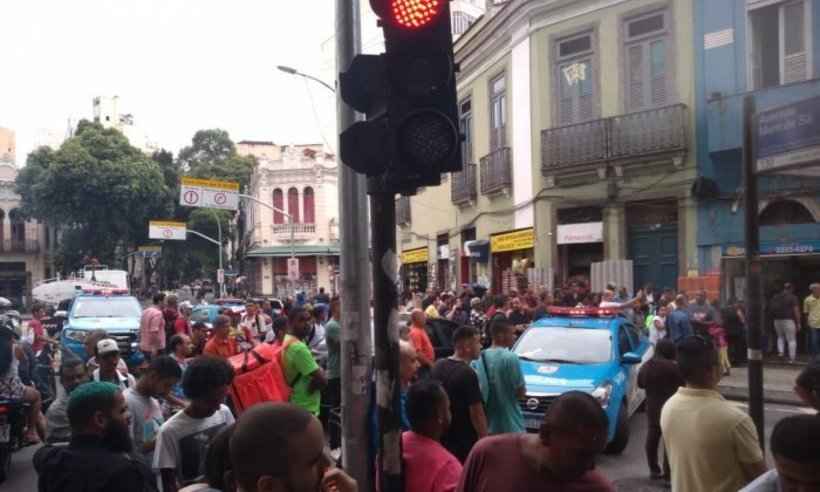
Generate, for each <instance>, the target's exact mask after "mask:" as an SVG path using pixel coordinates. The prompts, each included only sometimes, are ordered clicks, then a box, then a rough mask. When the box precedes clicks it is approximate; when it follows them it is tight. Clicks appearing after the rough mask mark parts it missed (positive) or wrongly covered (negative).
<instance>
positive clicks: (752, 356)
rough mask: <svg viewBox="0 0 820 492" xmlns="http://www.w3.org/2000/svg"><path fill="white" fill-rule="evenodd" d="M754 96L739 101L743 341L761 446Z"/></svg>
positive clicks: (751, 410)
mask: <svg viewBox="0 0 820 492" xmlns="http://www.w3.org/2000/svg"><path fill="white" fill-rule="evenodd" d="M755 111H756V110H755V99H754V96H746V97H745V99H744V101H743V190H744V196H743V198H744V203H745V208H744V218H745V222H746V224H745V228H744V229H745V248H746V305H747V306H749V308H748V309H747V313H746V317H747V326H748V330H747V341H746V343H747V345H748V347H749V371H748V372H749V414H750V415H751V417H752V420H753V421H754V423H755V427H757V437H758V439H760V447H761V449H763V450H765V449H766V439H765V434H764V429H765V427H764V425H763V424H764V420H763V351H762V350H761V346H760V339H761V332H762V330H761V327H762V325H763V281H762V279H761V273H762V270H761V269H762V263H761V261H760V221H759V215H758V213H759V212H758V194H757V173H756V170H755V140H754V127H753V125H752V117H753V116H754V114H755Z"/></svg>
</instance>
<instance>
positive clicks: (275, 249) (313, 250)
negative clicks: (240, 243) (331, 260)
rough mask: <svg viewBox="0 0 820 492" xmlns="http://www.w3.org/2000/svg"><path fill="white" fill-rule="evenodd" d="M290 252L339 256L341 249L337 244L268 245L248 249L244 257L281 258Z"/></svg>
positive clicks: (298, 254)
mask: <svg viewBox="0 0 820 492" xmlns="http://www.w3.org/2000/svg"><path fill="white" fill-rule="evenodd" d="M291 253H293V254H295V255H296V256H339V254H340V253H341V250H340V248H339V245H338V244H330V245H327V246H321V245H312V244H311V245H307V244H299V245H296V246H294V247H291V246H269V247H265V248H256V249H253V250H251V251H248V254H246V255H245V258H283V257H290V256H291Z"/></svg>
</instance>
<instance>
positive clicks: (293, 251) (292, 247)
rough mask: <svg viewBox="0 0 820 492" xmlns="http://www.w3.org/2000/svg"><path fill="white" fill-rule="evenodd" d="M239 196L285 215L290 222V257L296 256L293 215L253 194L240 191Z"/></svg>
mask: <svg viewBox="0 0 820 492" xmlns="http://www.w3.org/2000/svg"><path fill="white" fill-rule="evenodd" d="M239 198H244V199H246V200H251V201H253V202H255V203H258V204H259V205H262V206H263V207H266V208H269V209H270V210H271V211H273V213H274V214H275V213H280V214H282V215H284V216H285V217H287V219H288V224H290V257H291V258H296V226H295V225H294V220H293V215H291V214H289V213H287V212H285V211H284V210H282V209H281V208H279V207H274V206H273V205H271V204H269V203H265V202H263V201H262V200H260V199H258V198H256V197H255V196H252V195H245V194H243V193H240V194H239Z"/></svg>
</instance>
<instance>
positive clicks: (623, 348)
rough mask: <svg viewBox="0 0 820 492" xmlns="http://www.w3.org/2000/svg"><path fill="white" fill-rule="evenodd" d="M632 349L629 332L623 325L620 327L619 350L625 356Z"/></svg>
mask: <svg viewBox="0 0 820 492" xmlns="http://www.w3.org/2000/svg"><path fill="white" fill-rule="evenodd" d="M631 351H632V346H631V345H630V344H629V334H627V332H626V329H625V328H624V327H623V326H621V327H620V328H619V329H618V352H620V355H621V356H623V355H624V354H625V353H627V352H631Z"/></svg>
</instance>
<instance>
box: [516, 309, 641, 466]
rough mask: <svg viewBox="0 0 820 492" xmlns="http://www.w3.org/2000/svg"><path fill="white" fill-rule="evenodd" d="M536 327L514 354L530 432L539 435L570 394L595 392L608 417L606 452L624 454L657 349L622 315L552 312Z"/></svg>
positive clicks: (604, 311)
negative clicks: (641, 380) (553, 406)
mask: <svg viewBox="0 0 820 492" xmlns="http://www.w3.org/2000/svg"><path fill="white" fill-rule="evenodd" d="M549 314H550V316H549V317H546V318H542V319H539V320H538V321H536V322H534V323H533V324H532V325H531V326H530V327H529V328H527V330H526V331H525V332H524V333H523V334H522V335H521V337H520V338H519V339H518V341H517V342H516V344H515V346H514V348H513V350H514V351H515V353H516V354H518V356H519V358H520V360H521V370H522V372H523V374H524V380H525V382H526V386H527V394H526V397H525V398H523V399H522V400H521V401H520V404H521V409H522V411H523V413H524V422H525V425H526V427H527V430H529V431H537V430H538V429H539V428H540V426H541V422H542V421H543V419H544V413H545V412H546V410H547V408H548V407H549V405H550V403H551V402H552V401H554V400H555V399H556V398H557V397H558V396H560V395H561V394H562V393H565V392H567V391H573V390H578V391H584V392H587V393H590V394H591V395H592V396H593V397H595V399H596V400H598V402H599V403H600V404H601V407H602V408H603V409H604V411H605V412H606V414H607V417H609V434H608V441H607V442H608V444H607V452H609V453H620V452H622V451H623V450H624V449H625V448H626V445H627V442H628V441H629V419H630V418H631V417H632V415H633V414H634V413H635V412H636V411H637V410H638V408H639V407H640V406H641V405H642V403H643V402H644V400H645V398H646V394H645V392H644V391H643V390H641V389H639V388H638V384H637V379H638V370H639V369H640V367H641V366H642V365H643V363H644V362H646V361H647V360H649V359H650V358H651V357H652V355H653V353H654V347H653V346H652V345H651V344H650V343H649V340H648V339H647V337H646V336H644V335H643V333H642V332H641V329H640V327H638V326H635V325H634V324H633V323H632V322H631V321H630V320H628V319H627V318H626V317H624V316H622V315H621V313H620V312H619V310H613V309H606V308H552V309H550V311H549Z"/></svg>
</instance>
